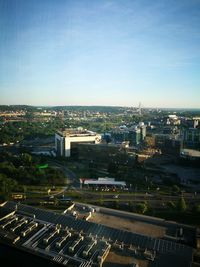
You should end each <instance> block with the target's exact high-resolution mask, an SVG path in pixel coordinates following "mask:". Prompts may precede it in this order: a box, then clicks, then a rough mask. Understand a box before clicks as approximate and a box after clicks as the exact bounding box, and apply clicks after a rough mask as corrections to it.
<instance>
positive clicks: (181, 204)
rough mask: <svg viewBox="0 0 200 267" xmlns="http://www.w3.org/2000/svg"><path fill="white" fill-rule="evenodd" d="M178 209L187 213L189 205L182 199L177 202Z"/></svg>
mask: <svg viewBox="0 0 200 267" xmlns="http://www.w3.org/2000/svg"><path fill="white" fill-rule="evenodd" d="M177 209H178V211H180V212H185V211H186V210H187V205H186V203H185V199H184V198H183V197H181V198H180V199H179V201H178V202H177Z"/></svg>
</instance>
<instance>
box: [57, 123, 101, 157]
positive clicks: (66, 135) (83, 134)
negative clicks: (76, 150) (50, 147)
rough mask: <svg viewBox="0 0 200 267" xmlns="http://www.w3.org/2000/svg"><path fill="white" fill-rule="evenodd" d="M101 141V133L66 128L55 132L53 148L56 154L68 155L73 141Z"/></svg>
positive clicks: (96, 142)
mask: <svg viewBox="0 0 200 267" xmlns="http://www.w3.org/2000/svg"><path fill="white" fill-rule="evenodd" d="M100 142H101V135H99V134H97V133H95V132H92V131H88V130H86V129H82V128H77V129H66V130H64V131H58V132H57V133H56V134H55V149H56V152H57V155H58V156H64V157H70V156H71V147H72V145H73V143H95V144H98V143H100Z"/></svg>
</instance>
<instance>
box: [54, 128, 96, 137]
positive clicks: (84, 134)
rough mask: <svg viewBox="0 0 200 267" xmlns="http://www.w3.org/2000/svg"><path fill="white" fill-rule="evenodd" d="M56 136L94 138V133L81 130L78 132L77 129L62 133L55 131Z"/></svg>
mask: <svg viewBox="0 0 200 267" xmlns="http://www.w3.org/2000/svg"><path fill="white" fill-rule="evenodd" d="M57 134H59V135H61V136H63V137H66V136H71V137H72V136H95V135H96V133H95V132H92V131H89V130H86V129H83V130H79V129H66V130H64V131H57Z"/></svg>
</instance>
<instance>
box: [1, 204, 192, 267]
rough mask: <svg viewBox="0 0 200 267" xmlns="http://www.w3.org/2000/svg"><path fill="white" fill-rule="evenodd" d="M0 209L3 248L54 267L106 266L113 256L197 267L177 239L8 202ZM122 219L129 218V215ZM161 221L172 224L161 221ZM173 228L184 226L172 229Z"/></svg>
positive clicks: (157, 265)
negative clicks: (136, 231) (109, 258)
mask: <svg viewBox="0 0 200 267" xmlns="http://www.w3.org/2000/svg"><path fill="white" fill-rule="evenodd" d="M1 209H2V207H0V215H3V217H2V220H0V244H1V245H6V246H9V247H12V248H15V249H17V250H20V251H23V252H26V253H29V254H30V255H35V256H38V257H41V258H43V259H46V260H47V261H49V262H51V263H52V262H54V263H55V264H59V265H62V266H71V267H98V266H103V264H104V263H105V264H106V260H107V257H109V254H110V252H111V251H115V253H119V255H121V256H122V257H123V256H125V255H127V254H129V255H130V257H131V259H132V263H131V265H130V266H134V264H135V265H136V264H138V262H139V264H138V266H139V267H143V266H151V267H168V266H170V267H189V266H191V264H192V257H193V248H192V247H191V246H188V245H184V244H181V243H177V242H176V241H174V239H168V240H166V239H160V238H154V237H149V236H145V235H141V234H136V233H133V232H129V231H125V230H120V229H114V228H112V227H109V226H105V225H102V224H99V223H93V222H88V221H85V220H79V219H76V218H73V217H72V216H69V215H68V214H57V213H55V212H51V211H47V210H42V209H38V208H34V207H31V206H26V205H23V204H20V203H16V202H6V203H4V204H3V210H1ZM1 211H2V212H1ZM5 211H7V214H5ZM107 212H112V210H109V211H107ZM113 212H114V210H113ZM116 212H118V213H119V212H120V211H116ZM123 215H124V216H130V215H126V213H124V212H123V213H122V214H121V216H123ZM143 217H144V216H143ZM144 219H145V218H144ZM154 220H155V219H154ZM157 221H158V222H159V223H164V224H170V223H167V222H166V223H165V222H162V221H161V220H159V219H157ZM111 225H112V222H111ZM173 227H175V228H177V227H179V225H178V224H173ZM185 229H186V226H183V231H185ZM168 235H169V234H168ZM139 259H141V261H139ZM21 260H23V259H21ZM140 263H141V265H140ZM27 264H28V263H27ZM143 264H145V265H143ZM55 266H56V265H55ZM105 266H106V265H105ZM109 266H113V267H114V266H115V265H112V264H111V265H109ZM126 266H127V265H126ZM136 266H137V265H136Z"/></svg>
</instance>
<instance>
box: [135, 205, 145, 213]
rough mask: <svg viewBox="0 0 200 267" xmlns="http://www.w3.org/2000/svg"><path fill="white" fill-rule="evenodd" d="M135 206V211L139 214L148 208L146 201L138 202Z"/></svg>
mask: <svg viewBox="0 0 200 267" xmlns="http://www.w3.org/2000/svg"><path fill="white" fill-rule="evenodd" d="M135 208H136V212H138V213H141V214H144V213H145V212H146V211H147V209H148V207H147V204H146V203H138V204H137V205H136V206H135Z"/></svg>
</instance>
